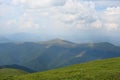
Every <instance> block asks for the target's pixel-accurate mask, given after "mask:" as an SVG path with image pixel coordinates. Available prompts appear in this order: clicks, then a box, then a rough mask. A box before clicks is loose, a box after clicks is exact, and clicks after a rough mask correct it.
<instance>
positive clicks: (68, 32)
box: [0, 0, 120, 42]
mask: <svg viewBox="0 0 120 80" xmlns="http://www.w3.org/2000/svg"><path fill="white" fill-rule="evenodd" d="M16 33H33V34H36V35H42V36H52V37H53V38H54V37H58V38H65V39H73V40H80V39H81V40H86V39H87V40H90V41H95V40H98V39H101V40H102V41H107V40H108V41H114V42H116V40H117V41H120V38H119V37H120V36H119V33H120V1H119V0H0V35H7V34H16Z"/></svg>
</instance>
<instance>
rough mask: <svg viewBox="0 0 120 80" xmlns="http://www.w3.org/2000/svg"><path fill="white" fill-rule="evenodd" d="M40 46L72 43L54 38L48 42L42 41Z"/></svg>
mask: <svg viewBox="0 0 120 80" xmlns="http://www.w3.org/2000/svg"><path fill="white" fill-rule="evenodd" d="M42 44H49V45H72V44H74V43H72V42H69V41H66V40H62V39H59V38H55V39H52V40H49V41H44V42H42Z"/></svg>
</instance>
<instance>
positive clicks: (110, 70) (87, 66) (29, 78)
mask: <svg viewBox="0 0 120 80" xmlns="http://www.w3.org/2000/svg"><path fill="white" fill-rule="evenodd" d="M12 80H120V58H113V59H106V60H97V61H93V62H88V63H84V64H76V65H73V66H70V67H66V68H60V69H55V70H49V71H45V72H39V73H33V74H28V75H22V76H17V77H14V79H12Z"/></svg>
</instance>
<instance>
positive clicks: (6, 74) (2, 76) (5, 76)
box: [0, 68, 27, 80]
mask: <svg viewBox="0 0 120 80" xmlns="http://www.w3.org/2000/svg"><path fill="white" fill-rule="evenodd" d="M23 74H27V72H25V71H22V70H17V69H8V68H4V69H0V80H9V78H11V77H13V76H20V75H23Z"/></svg>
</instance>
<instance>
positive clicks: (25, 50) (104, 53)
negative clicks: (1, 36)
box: [0, 39, 120, 71]
mask: <svg viewBox="0 0 120 80" xmlns="http://www.w3.org/2000/svg"><path fill="white" fill-rule="evenodd" d="M113 57H120V47H119V46H115V45H113V44H111V43H108V42H101V43H85V44H76V43H72V42H69V41H66V40H61V39H53V40H50V41H44V42H39V43H37V42H23V43H13V42H11V43H1V44H0V66H2V65H13V64H18V65H21V66H25V67H27V68H30V69H32V70H34V71H44V70H49V69H54V68H59V67H64V66H69V65H72V64H78V63H83V62H88V61H92V60H98V59H105V58H113Z"/></svg>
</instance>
